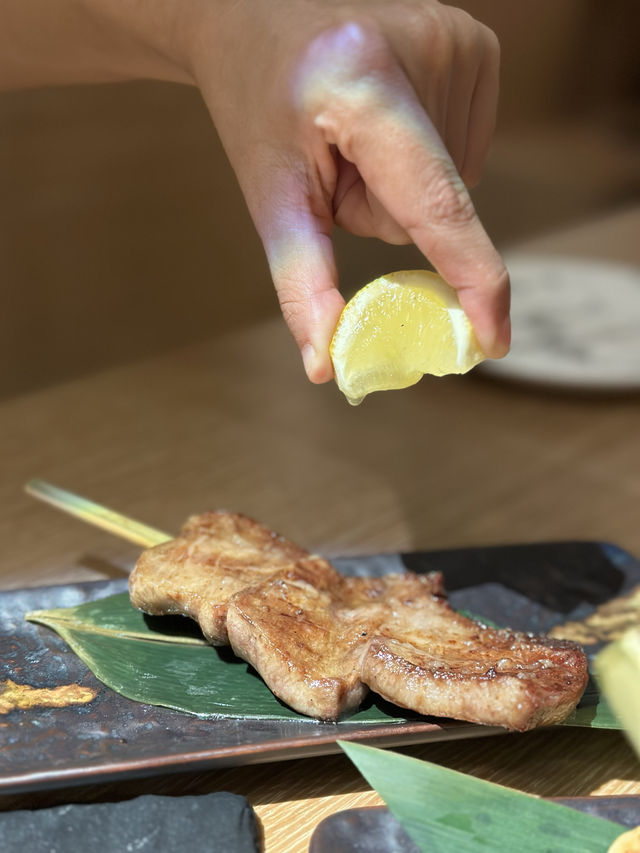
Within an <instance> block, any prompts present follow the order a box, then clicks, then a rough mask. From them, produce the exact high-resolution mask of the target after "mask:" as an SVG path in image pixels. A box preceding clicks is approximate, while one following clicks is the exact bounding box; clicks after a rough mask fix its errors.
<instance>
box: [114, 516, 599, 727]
mask: <svg viewBox="0 0 640 853" xmlns="http://www.w3.org/2000/svg"><path fill="white" fill-rule="evenodd" d="M130 594H131V600H132V603H133V604H134V605H135V606H136V607H138V608H139V609H141V610H143V611H144V612H146V613H151V614H156V615H158V614H169V613H180V614H183V615H185V616H190V617H191V618H192V619H195V620H196V621H197V622H198V623H199V624H200V627H201V628H202V631H203V634H204V636H205V637H206V638H207V639H208V640H209V642H211V643H213V644H216V645H218V644H230V645H231V646H232V648H233V650H234V652H235V653H236V654H237V655H238V656H240V657H242V658H243V659H244V660H246V661H248V662H249V663H250V664H251V665H252V666H253V667H254V668H255V669H256V670H257V671H258V672H259V673H260V675H261V676H262V678H263V679H264V680H265V682H266V683H267V685H268V686H269V688H270V689H271V690H272V691H273V692H274V693H275V695H276V696H278V697H279V698H280V699H282V700H283V701H284V702H286V703H287V704H289V705H291V707H293V708H294V709H295V710H297V711H299V712H300V713H303V714H307V715H309V716H312V717H316V718H318V719H323V720H335V719H338V718H339V717H340V716H342V715H344V714H345V713H348V712H349V711H353V710H355V709H356V708H357V707H358V706H359V704H360V703H361V702H362V699H363V698H364V696H365V695H366V693H367V692H368V689H369V688H370V689H371V690H374V691H375V692H376V693H379V694H380V695H381V696H383V697H384V698H385V699H388V700H389V701H391V702H394V703H395V704H397V705H400V706H402V707H405V708H409V709H411V710H414V711H417V712H419V713H422V714H427V715H436V716H445V717H453V718H456V719H460V720H467V721H470V722H474V723H483V724H488V725H498V726H504V727H505V728H509V729H517V730H519V731H524V730H526V729H530V728H533V727H534V726H539V725H548V724H551V723H556V722H560V721H561V720H563V719H564V718H565V717H566V716H567V715H568V714H569V713H570V712H571V711H572V710H573V708H574V707H575V705H576V704H577V702H578V700H579V699H580V696H581V695H582V692H583V690H584V687H585V685H586V681H587V662H586V657H585V655H584V652H583V651H582V649H581V648H580V646H578V645H577V644H575V643H572V642H570V641H566V640H552V639H550V638H547V637H535V636H533V635H530V634H522V633H514V632H511V631H508V630H503V629H495V628H491V627H488V626H485V625H483V624H481V623H479V622H476V621H474V620H472V619H468V618H466V617H464V616H462V615H460V614H458V613H456V612H455V611H454V610H453V609H452V608H451V607H450V605H449V603H448V602H447V600H446V597H445V592H444V587H443V583H442V577H441V575H440V574H439V573H437V572H435V573H431V574H427V575H417V574H414V573H412V572H406V573H404V574H392V575H386V576H385V577H381V578H352V577H344V576H343V575H341V574H340V573H338V572H337V571H336V570H335V569H334V568H333V566H331V564H330V563H329V562H327V561H326V560H324V559H322V558H320V557H316V556H313V555H310V554H309V553H308V552H307V551H304V550H303V549H302V548H299V547H298V546H296V545H293V544H292V543H291V542H288V541H287V540H286V539H283V538H282V537H280V536H277V535H276V534H274V533H273V532H272V531H270V530H268V529H267V528H265V527H263V526H262V525H260V524H258V523H257V522H255V521H252V520H250V519H248V518H245V517H244V516H241V515H236V514H233V513H225V512H211V513H205V514H203V515H200V516H194V517H193V518H191V519H189V520H188V522H187V523H186V525H185V526H184V527H183V529H182V532H181V534H180V536H179V537H178V538H177V539H175V540H173V541H171V542H168V543H165V544H163V545H159V546H157V547H155V548H151V549H149V550H148V551H145V552H144V553H143V554H142V555H141V557H140V559H139V561H138V563H137V565H136V568H135V569H134V572H133V574H132V575H131V580H130Z"/></svg>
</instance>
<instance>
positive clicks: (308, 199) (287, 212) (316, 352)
mask: <svg viewBox="0 0 640 853" xmlns="http://www.w3.org/2000/svg"><path fill="white" fill-rule="evenodd" d="M206 8H207V11H206V12H205V14H204V16H203V18H202V19H201V20H200V22H199V26H198V32H199V33H200V35H199V37H198V39H197V42H196V43H195V44H196V47H195V50H194V53H193V64H192V73H193V74H194V76H195V79H196V81H197V83H198V85H199V86H200V88H201V90H202V92H203V95H204V97H205V100H206V102H207V104H208V106H209V109H210V112H211V115H212V117H213V120H214V122H215V124H216V127H217V129H218V132H219V134H220V137H221V139H222V142H223V144H224V146H225V148H226V151H227V153H228V156H229V158H230V161H231V163H232V165H233V167H234V169H235V171H236V174H237V176H238V179H239V182H240V185H241V187H242V190H243V192H244V196H245V198H246V201H247V204H248V206H249V209H250V212H251V215H252V217H253V220H254V222H255V224H256V227H257V229H258V231H259V233H260V236H261V238H262V241H263V244H264V246H265V250H266V253H267V257H268V260H269V264H270V268H271V271H272V275H273V279H274V283H275V286H276V289H277V292H278V297H279V299H280V304H281V306H282V311H283V314H284V317H285V320H286V322H287V324H288V325H289V328H290V329H291V332H292V333H293V336H294V338H295V339H296V341H297V343H298V346H299V347H300V350H301V352H302V356H303V359H304V364H305V368H306V371H307V374H308V376H309V378H310V379H311V380H312V381H314V382H323V381H326V380H328V379H330V378H331V376H332V366H331V361H330V359H329V354H328V346H329V341H330V338H331V335H332V332H333V329H334V328H335V325H336V323H337V320H338V317H339V314H340V311H341V310H342V306H343V304H344V301H343V299H342V297H341V295H340V293H339V291H338V289H337V273H336V267H335V261H334V255H333V249H332V244H331V233H332V229H333V227H334V224H338V225H340V226H342V227H343V228H345V229H346V230H348V231H351V232H352V233H354V234H358V235H362V236H367V237H370V236H374V237H379V238H380V239H382V240H386V241H388V242H390V243H406V242H411V241H413V242H414V243H415V244H416V245H417V246H418V248H419V249H420V250H421V251H422V252H423V254H424V255H425V256H426V257H427V258H428V259H429V260H430V261H431V262H432V264H433V265H434V266H435V267H436V269H437V270H438V271H439V272H440V273H441V275H442V276H443V277H444V278H445V279H446V280H447V281H448V282H449V283H450V284H451V285H452V286H454V287H455V288H456V289H457V290H458V293H459V297H460V301H461V303H462V305H463V307H464V309H465V310H466V312H467V314H468V315H469V317H470V319H471V322H472V324H473V326H474V328H475V331H476V335H477V337H478V340H479V343H480V345H481V347H482V349H483V350H484V352H485V353H486V354H487V355H488V356H492V357H500V356H502V355H504V354H505V352H506V351H507V349H508V345H509V281H508V275H507V272H506V269H505V267H504V264H503V262H502V260H501V259H500V256H499V255H498V253H497V252H496V250H495V248H494V247H493V245H492V244H491V241H490V240H489V238H488V236H487V234H486V233H485V231H484V229H483V228H482V225H481V224H480V221H479V220H478V218H477V216H476V214H475V211H474V209H473V205H472V203H471V200H470V198H469V195H468V192H467V187H470V186H473V185H474V184H475V183H476V182H477V180H478V179H479V177H480V173H481V170H482V166H483V164H484V161H485V158H486V155H487V152H488V149H489V144H490V140H491V136H492V133H493V128H494V122H495V114H496V105H497V94H498V63H499V48H498V43H497V40H496V38H495V36H494V35H493V33H492V32H491V31H490V30H488V29H487V28H486V27H484V26H483V25H481V24H479V23H477V22H476V21H474V20H473V19H472V18H471V17H470V16H469V15H467V14H466V13H464V12H462V11H460V10H458V9H454V8H451V7H447V6H442V5H441V4H440V3H438V2H435V0H389V2H386V0H377V2H376V0H346V2H336V0H333V2H332V0H253V2H252V3H250V4H247V3H246V2H242V1H241V0H239V1H238V0H232V2H230V3H229V4H228V6H226V5H223V6H222V7H221V6H220V5H219V4H216V3H211V4H208V6H207V7H206ZM208 33H211V34H212V35H211V38H210V39H209V38H208V37H207V34H208ZM381 272H382V271H381Z"/></svg>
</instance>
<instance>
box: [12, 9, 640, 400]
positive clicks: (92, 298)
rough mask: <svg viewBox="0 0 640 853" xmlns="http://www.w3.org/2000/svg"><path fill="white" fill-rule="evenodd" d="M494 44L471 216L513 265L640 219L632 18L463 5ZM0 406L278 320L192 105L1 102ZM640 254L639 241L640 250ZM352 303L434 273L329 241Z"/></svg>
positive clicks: (124, 95)
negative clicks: (519, 247)
mask: <svg viewBox="0 0 640 853" xmlns="http://www.w3.org/2000/svg"><path fill="white" fill-rule="evenodd" d="M457 5H459V6H462V7H463V8H465V9H467V10H468V11H469V12H471V14H473V15H474V16H475V17H476V18H478V19H479V20H481V21H484V22H485V23H486V24H488V25H489V26H490V27H491V28H492V29H494V31H495V32H496V33H497V34H498V36H499V38H500V41H501V44H502V98H501V109H500V116H499V124H498V129H497V133H496V139H495V144H494V147H493V151H492V154H491V157H490V161H489V164H488V166H487V169H486V173H485V176H484V179H483V181H482V183H481V185H480V187H479V188H478V189H477V190H476V191H475V193H474V198H475V201H476V206H477V208H478V211H479V213H480V215H481V217H482V219H483V221H484V223H485V226H486V228H487V230H488V231H489V233H490V234H491V236H492V237H493V239H494V241H495V242H496V243H497V245H498V246H499V247H501V248H506V247H508V246H510V245H513V244H514V243H517V242H518V241H521V240H523V239H526V238H529V237H531V236H534V235H536V234H540V233H543V232H549V231H552V230H553V229H555V228H557V227H559V226H562V225H566V224H567V223H572V222H578V221H582V220H585V219H588V218H589V217H592V216H595V215H597V214H598V213H599V212H601V211H605V210H610V209H616V208H619V207H623V206H624V205H627V204H631V203H633V201H634V200H636V201H637V199H638V196H639V190H640V153H639V147H638V131H639V130H640V127H639V125H640V116H639V111H638V106H639V93H640V61H639V52H638V50H637V33H638V32H639V31H640V4H637V3H633V2H628V0H609V2H608V3H606V4H604V3H601V2H598V0H562V2H561V3H558V2H557V0H520V2H517V3H514V2H513V0H462V2H460V3H458V4H457ZM0 163H1V164H2V165H1V167H0V218H1V222H0V264H1V267H2V291H3V310H2V314H1V315H0V396H8V395H12V394H16V393H22V392H25V391H28V390H30V389H33V388H37V387H42V386H43V385H46V384H49V383H52V382H55V381H59V380H62V379H64V378H66V377H71V376H74V375H78V374H80V373H86V372H89V371H93V370H96V369H100V368H102V367H106V366H108V365H110V364H115V363H118V362H122V361H126V360H131V359H133V358H138V357H141V356H144V355H147V354H151V353H156V352H159V351H162V350H167V349H170V348H172V347H174V346H177V345H180V344H181V343H184V342H187V341H192V340H197V339H200V338H204V337H208V336H210V335H212V334H215V333H217V332H219V331H220V330H223V329H229V328H233V327H234V326H237V325H242V324H246V323H249V322H251V321H252V320H254V319H257V318H259V317H262V316H265V315H267V314H272V313H274V312H276V311H277V310H278V309H277V303H276V299H275V295H274V294H273V292H272V289H271V287H270V285H269V278H268V272H267V267H266V263H265V260H264V256H263V252H262V248H261V245H260V243H259V241H258V239H257V236H256V235H255V232H254V230H253V226H252V223H251V221H250V219H249V217H248V214H247V213H246V210H245V207H244V203H243V200H242V197H241V195H240V192H239V190H238V188H237V186H236V183H235V178H234V176H233V174H232V172H231V170H230V168H229V166H228V164H227V162H226V159H225V156H224V153H223V152H222V150H221V147H220V145H219V143H218V141H217V138H216V134H215V130H214V128H213V126H212V124H211V121H210V119H209V117H208V114H207V112H206V109H205V107H204V105H203V103H202V101H201V99H200V96H199V94H198V93H197V92H196V91H194V90H192V89H189V88H187V87H182V86H177V85H168V84H159V83H144V82H143V83H132V84H126V85H113V86H111V85H109V86H99V87H94V86H88V87H74V88H56V89H49V90H41V91H40V90H39V91H28V92H17V93H6V94H2V95H0ZM639 236H640V235H639ZM336 245H337V250H338V257H339V266H340V273H341V281H342V285H343V289H344V291H345V293H348V292H350V291H352V290H353V289H355V288H356V287H359V286H361V285H362V284H363V283H365V282H366V281H367V280H369V279H371V278H373V277H375V276H377V275H380V274H382V273H383V272H388V271H390V270H392V269H399V268H402V267H406V266H421V265H423V261H422V260H421V258H420V256H419V254H418V253H417V252H416V251H415V250H414V249H411V248H394V247H388V246H384V245H382V244H379V243H377V242H376V241H371V240H358V239H355V238H350V237H348V235H345V234H342V233H339V234H337V235H336Z"/></svg>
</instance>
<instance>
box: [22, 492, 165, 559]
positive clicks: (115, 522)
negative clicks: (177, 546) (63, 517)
mask: <svg viewBox="0 0 640 853" xmlns="http://www.w3.org/2000/svg"><path fill="white" fill-rule="evenodd" d="M25 491H26V492H27V494H29V495H32V496H33V497H34V498H38V499H39V500H41V501H44V502H45V503H48V504H51V506H54V507H56V509H59V510H62V512H66V513H68V514H69V515H73V516H75V517H76V518H79V519H81V520H82V521H85V522H87V524H93V525H94V526H95V527H100V528H101V529H102V530H107V531H108V532H109V533H113V534H114V536H119V537H120V538H121V539H126V540H127V541H129V542H133V543H134V544H136V545H141V546H142V547H144V548H151V547H152V546H154V545H160V544H161V543H162V542H167V541H168V540H169V539H173V538H174V537H173V536H170V535H169V534H168V533H164V531H162V530H157V529H156V528H155V527H149V525H148V524H143V523H142V522H141V521H135V520H134V519H133V518H127V516H126V515H122V514H121V513H119V512H116V511H115V510H113V509H109V508H108V507H106V506H102V505H101V504H98V503H95V502H94V501H90V500H88V499H87V498H83V497H81V496H80V495H76V494H74V493H73V492H68V491H67V490H66V489H61V488H59V487H58V486H54V485H52V484H51V483H47V482H46V481H45V480H39V479H34V480H29V482H28V483H27V484H26V486H25Z"/></svg>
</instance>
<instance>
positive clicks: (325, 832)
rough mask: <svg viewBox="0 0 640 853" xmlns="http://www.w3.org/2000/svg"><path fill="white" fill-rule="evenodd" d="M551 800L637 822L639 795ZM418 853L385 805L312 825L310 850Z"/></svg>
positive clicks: (313, 852)
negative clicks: (313, 826) (314, 826)
mask: <svg viewBox="0 0 640 853" xmlns="http://www.w3.org/2000/svg"><path fill="white" fill-rule="evenodd" d="M551 801H552V802H554V803H561V804H562V805H564V806H570V807H571V808H573V809H577V810H578V811H581V812H586V813H587V814H591V815H593V816H594V817H602V818H606V819H607V820H612V821H615V822H616V823H620V824H622V826H621V827H620V832H624V827H627V828H629V829H631V828H633V827H635V826H638V825H639V824H640V797H563V798H557V799H555V798H553V799H552V800H551ZM355 851H360V853H391V851H393V853H420V849H419V848H418V846H417V845H416V844H415V843H414V842H413V841H412V839H411V838H410V837H409V835H407V833H406V831H405V830H404V828H403V827H402V825H401V824H400V823H399V821H397V820H396V819H395V817H394V816H393V815H392V814H391V812H390V811H388V809H386V808H385V807H384V806H372V807H370V808H360V809H345V811H342V812H337V814H334V815H331V816H330V817H327V818H325V819H324V820H323V821H322V822H321V823H319V824H318V826H317V827H316V828H315V830H314V833H313V835H312V837H311V844H310V845H309V853H355Z"/></svg>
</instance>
